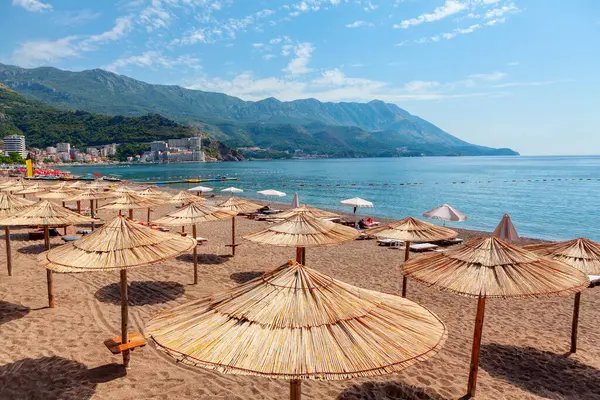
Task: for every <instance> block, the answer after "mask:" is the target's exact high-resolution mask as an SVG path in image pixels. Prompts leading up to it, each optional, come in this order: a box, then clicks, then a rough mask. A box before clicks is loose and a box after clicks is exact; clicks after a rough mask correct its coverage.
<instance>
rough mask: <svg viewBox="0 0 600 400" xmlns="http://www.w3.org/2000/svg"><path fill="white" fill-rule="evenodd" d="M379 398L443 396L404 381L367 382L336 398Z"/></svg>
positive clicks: (405, 399)
mask: <svg viewBox="0 0 600 400" xmlns="http://www.w3.org/2000/svg"><path fill="white" fill-rule="evenodd" d="M378 399H402V400H442V399H443V397H440V396H438V395H436V394H433V393H428V392H426V391H425V390H424V389H422V388H420V387H416V386H411V385H407V384H405V383H402V382H366V383H362V384H359V385H354V386H352V387H349V388H347V389H345V390H344V391H343V392H342V393H340V394H339V396H338V397H337V398H336V400H378Z"/></svg>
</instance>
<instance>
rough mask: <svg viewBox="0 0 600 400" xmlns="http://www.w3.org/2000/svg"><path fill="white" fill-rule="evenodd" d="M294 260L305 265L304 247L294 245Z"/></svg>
mask: <svg viewBox="0 0 600 400" xmlns="http://www.w3.org/2000/svg"><path fill="white" fill-rule="evenodd" d="M296 262H297V263H298V264H302V265H305V263H306V247H296Z"/></svg>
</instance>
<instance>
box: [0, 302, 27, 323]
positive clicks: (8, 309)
mask: <svg viewBox="0 0 600 400" xmlns="http://www.w3.org/2000/svg"><path fill="white" fill-rule="evenodd" d="M29 311H30V309H29V307H25V306H22V305H20V304H14V303H9V302H7V301H3V300H0V325H2V324H5V323H7V322H10V321H14V320H15V319H19V318H23V317H24V316H26V315H27V314H29Z"/></svg>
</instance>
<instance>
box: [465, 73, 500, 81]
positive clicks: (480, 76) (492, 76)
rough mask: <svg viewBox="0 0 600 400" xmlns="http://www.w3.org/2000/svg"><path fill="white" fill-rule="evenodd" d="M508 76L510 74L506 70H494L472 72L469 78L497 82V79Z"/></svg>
mask: <svg viewBox="0 0 600 400" xmlns="http://www.w3.org/2000/svg"><path fill="white" fill-rule="evenodd" d="M507 76H508V74H507V73H505V72H498V71H496V72H492V73H489V74H471V75H469V78H470V79H480V80H483V81H491V82H495V81H499V80H502V79H504V78H506V77H507Z"/></svg>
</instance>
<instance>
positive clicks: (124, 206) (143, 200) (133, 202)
mask: <svg viewBox="0 0 600 400" xmlns="http://www.w3.org/2000/svg"><path fill="white" fill-rule="evenodd" d="M163 203H164V202H163V201H162V200H158V199H155V198H149V197H143V196H138V195H137V194H134V193H130V192H123V193H120V194H119V197H116V198H115V199H113V200H112V201H111V202H110V203H108V204H105V205H103V206H102V207H98V210H119V214H121V210H129V218H130V219H133V210H135V209H140V208H147V209H148V222H150V209H151V207H156V206H159V205H161V204H163Z"/></svg>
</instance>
